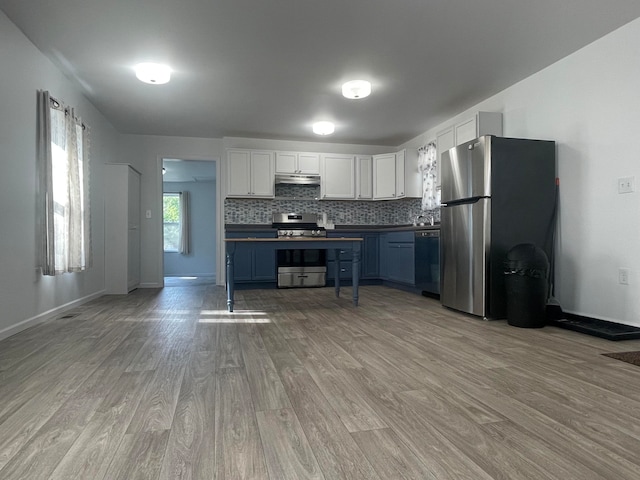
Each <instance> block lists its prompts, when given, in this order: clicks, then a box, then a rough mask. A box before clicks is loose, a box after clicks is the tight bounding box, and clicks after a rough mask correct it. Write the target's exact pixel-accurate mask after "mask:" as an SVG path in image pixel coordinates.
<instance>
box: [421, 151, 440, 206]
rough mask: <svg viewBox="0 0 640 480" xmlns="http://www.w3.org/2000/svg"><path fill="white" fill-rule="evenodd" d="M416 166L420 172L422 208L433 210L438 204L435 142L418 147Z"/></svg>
mask: <svg viewBox="0 0 640 480" xmlns="http://www.w3.org/2000/svg"><path fill="white" fill-rule="evenodd" d="M418 168H419V169H420V171H421V172H422V210H423V211H427V210H434V209H436V208H437V207H438V206H439V205H438V202H437V200H436V168H437V155H436V145H435V143H433V142H432V143H429V144H428V145H425V146H424V147H420V148H419V149H418Z"/></svg>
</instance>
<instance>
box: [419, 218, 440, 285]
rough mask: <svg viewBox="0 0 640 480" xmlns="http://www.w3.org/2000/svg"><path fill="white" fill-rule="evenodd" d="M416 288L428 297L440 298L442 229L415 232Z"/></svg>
mask: <svg viewBox="0 0 640 480" xmlns="http://www.w3.org/2000/svg"><path fill="white" fill-rule="evenodd" d="M415 275H416V287H417V288H419V289H422V294H423V295H425V296H427V297H440V229H438V228H430V229H424V230H416V232H415Z"/></svg>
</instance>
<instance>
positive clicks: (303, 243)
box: [225, 237, 362, 312]
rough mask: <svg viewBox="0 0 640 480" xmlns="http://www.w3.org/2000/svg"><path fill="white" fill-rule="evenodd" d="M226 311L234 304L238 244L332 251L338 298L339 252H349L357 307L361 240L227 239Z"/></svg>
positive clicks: (272, 249)
mask: <svg viewBox="0 0 640 480" xmlns="http://www.w3.org/2000/svg"><path fill="white" fill-rule="evenodd" d="M225 243H226V257H227V275H226V287H227V310H228V311H229V312H233V304H234V299H233V296H234V257H235V252H236V245H237V244H238V243H254V244H260V245H262V246H264V247H267V248H268V250H269V251H273V252H275V251H277V250H287V249H290V248H292V246H294V245H295V248H313V249H320V250H333V251H334V254H335V266H334V267H335V272H336V279H335V292H336V297H339V296H340V275H339V272H340V250H351V251H352V254H353V257H352V274H353V278H352V285H353V305H354V306H356V307H357V306H358V283H359V278H360V252H361V249H362V238H355V237H339V238H308V237H306V238H295V237H294V238H290V237H287V238H251V237H247V238H227V239H225Z"/></svg>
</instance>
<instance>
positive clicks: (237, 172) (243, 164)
mask: <svg viewBox="0 0 640 480" xmlns="http://www.w3.org/2000/svg"><path fill="white" fill-rule="evenodd" d="M227 160H228V161H227V196H229V197H247V196H250V195H251V152H250V151H249V150H229V152H228V153H227Z"/></svg>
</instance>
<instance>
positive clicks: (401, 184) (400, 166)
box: [395, 150, 405, 198]
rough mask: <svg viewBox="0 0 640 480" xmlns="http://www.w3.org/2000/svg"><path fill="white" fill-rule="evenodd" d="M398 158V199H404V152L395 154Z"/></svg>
mask: <svg viewBox="0 0 640 480" xmlns="http://www.w3.org/2000/svg"><path fill="white" fill-rule="evenodd" d="M395 158H396V198H404V196H405V194H404V193H405V191H404V190H405V189H404V187H405V178H404V172H405V163H404V158H405V154H404V150H401V151H399V152H397V153H396V154H395Z"/></svg>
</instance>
